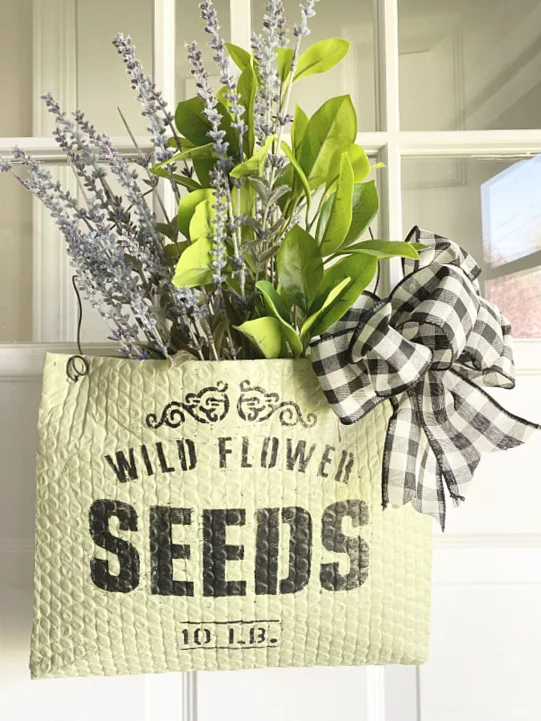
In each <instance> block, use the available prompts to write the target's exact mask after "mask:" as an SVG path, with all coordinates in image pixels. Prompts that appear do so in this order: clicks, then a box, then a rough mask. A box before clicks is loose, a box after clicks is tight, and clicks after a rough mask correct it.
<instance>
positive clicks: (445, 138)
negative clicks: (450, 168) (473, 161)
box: [400, 130, 541, 158]
mask: <svg viewBox="0 0 541 721" xmlns="http://www.w3.org/2000/svg"><path fill="white" fill-rule="evenodd" d="M400 151H401V154H402V156H403V157H405V156H423V157H424V156H429V155H441V156H444V155H453V156H480V157H489V158H490V157H500V156H501V155H506V156H513V157H523V156H524V157H526V156H531V155H536V154H538V153H541V130H433V131H426V132H424V131H416V130H415V131H413V130H412V131H403V132H401V133H400Z"/></svg>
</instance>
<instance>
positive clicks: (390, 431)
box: [382, 394, 421, 508]
mask: <svg viewBox="0 0 541 721" xmlns="http://www.w3.org/2000/svg"><path fill="white" fill-rule="evenodd" d="M390 401H391V403H392V406H393V409H394V413H393V415H392V417H391V420H390V421H389V425H388V427H387V436H386V438H385V450H384V452H383V477H382V494H383V498H382V502H383V508H386V507H387V506H388V505H389V503H390V504H391V506H393V507H394V508H400V506H404V505H405V504H406V503H409V502H410V501H411V500H413V498H414V497H415V486H416V478H417V458H418V455H419V454H418V447H419V443H420V440H421V438H420V432H419V427H418V425H417V424H416V423H415V408H414V407H413V406H412V404H411V401H410V399H409V397H408V395H407V394H402V396H401V397H398V398H396V397H394V396H393V397H391V398H390Z"/></svg>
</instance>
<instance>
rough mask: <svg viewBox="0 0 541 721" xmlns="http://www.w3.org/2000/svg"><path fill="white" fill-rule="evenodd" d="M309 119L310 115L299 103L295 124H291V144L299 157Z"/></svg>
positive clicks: (296, 109)
mask: <svg viewBox="0 0 541 721" xmlns="http://www.w3.org/2000/svg"><path fill="white" fill-rule="evenodd" d="M309 120H310V118H309V117H308V115H306V113H305V112H304V110H303V109H302V108H301V107H300V105H299V104H298V103H297V107H296V108H295V118H294V120H293V125H292V126H291V144H292V146H293V152H294V153H295V157H296V158H298V157H299V151H300V149H301V143H302V139H303V138H304V134H305V132H306V128H307V126H308V121H309Z"/></svg>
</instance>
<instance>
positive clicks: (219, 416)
mask: <svg viewBox="0 0 541 721" xmlns="http://www.w3.org/2000/svg"><path fill="white" fill-rule="evenodd" d="M227 388H228V385H227V383H224V382H223V381H218V383H216V385H215V386H208V387H207V388H202V389H201V390H200V391H199V392H198V393H187V394H186V397H185V399H184V401H172V402H171V403H168V404H167V405H166V406H165V407H164V409H163V411H162V414H161V417H160V418H159V419H158V416H157V415H156V413H149V414H148V415H147V417H146V424H147V426H148V427H149V428H160V426H163V425H166V426H169V428H178V427H179V426H180V425H182V424H183V423H184V421H185V420H186V414H187V413H188V414H189V415H190V416H191V417H192V418H193V419H195V420H196V421H198V422H199V423H218V421H223V419H224V418H225V417H226V415H227V414H228V413H229V408H230V401H229V397H228V396H227V395H226V391H227Z"/></svg>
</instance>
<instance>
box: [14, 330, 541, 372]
mask: <svg viewBox="0 0 541 721" xmlns="http://www.w3.org/2000/svg"><path fill="white" fill-rule="evenodd" d="M514 351H515V363H516V374H517V376H531V375H536V376H539V375H541V340H516V341H515V343H514ZM76 352H77V347H76V345H75V344H74V343H7V344H0V382H2V381H10V380H18V381H23V380H36V379H39V378H41V373H42V368H43V361H44V358H45V354H46V353H66V354H73V353H76ZM83 352H84V353H85V355H91V356H92V355H108V356H110V355H116V354H117V352H118V351H117V346H116V345H115V344H114V343H100V344H96V343H85V344H84V346H83Z"/></svg>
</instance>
